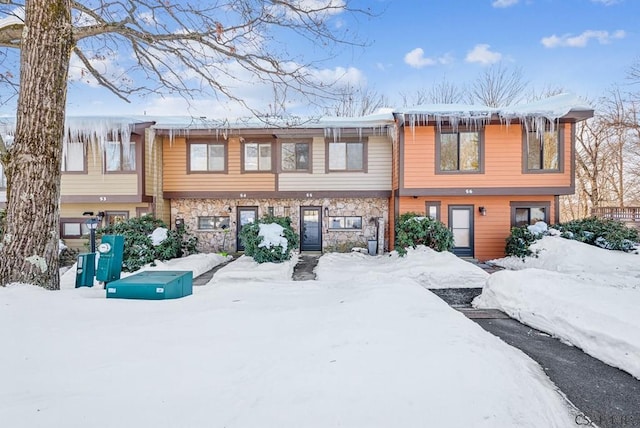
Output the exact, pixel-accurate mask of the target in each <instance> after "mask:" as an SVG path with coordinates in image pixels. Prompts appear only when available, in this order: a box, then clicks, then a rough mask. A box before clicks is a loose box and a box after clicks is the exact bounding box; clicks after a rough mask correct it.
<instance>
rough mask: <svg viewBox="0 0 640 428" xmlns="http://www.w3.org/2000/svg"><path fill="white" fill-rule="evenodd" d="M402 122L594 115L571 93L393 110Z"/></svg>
mask: <svg viewBox="0 0 640 428" xmlns="http://www.w3.org/2000/svg"><path fill="white" fill-rule="evenodd" d="M396 114H397V115H399V116H400V117H401V118H402V119H403V120H404V121H405V122H409V124H410V125H412V126H414V125H416V124H419V123H427V122H429V121H435V122H437V123H438V124H440V123H442V122H448V123H450V124H451V125H454V126H455V125H458V124H459V123H461V122H462V123H465V124H470V123H476V124H477V123H478V122H487V121H490V120H491V119H499V120H502V121H507V122H509V121H511V120H514V119H519V120H525V119H536V118H544V119H548V120H550V121H552V122H553V121H556V120H558V119H560V118H570V119H575V120H583V119H587V118H589V117H592V116H593V107H591V106H590V105H588V104H587V103H586V102H585V101H584V100H582V99H581V98H579V97H578V96H576V95H574V94H571V93H563V94H558V95H555V96H552V97H549V98H545V99H541V100H537V101H533V102H530V103H521V104H517V105H513V106H507V107H497V108H496V107H488V106H484V105H468V104H427V105H419V106H415V107H408V108H400V109H397V110H396Z"/></svg>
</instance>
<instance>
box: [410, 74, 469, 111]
mask: <svg viewBox="0 0 640 428" xmlns="http://www.w3.org/2000/svg"><path fill="white" fill-rule="evenodd" d="M465 93H466V91H465V89H464V88H462V87H460V86H458V85H456V84H454V83H452V82H450V81H448V80H446V79H442V80H441V81H440V82H437V83H434V84H433V86H431V87H430V88H429V89H428V90H427V89H416V90H415V91H414V92H411V93H406V92H402V93H400V97H401V98H402V106H403V107H410V106H417V105H421V104H427V103H429V104H457V103H460V102H462V101H463V100H464V98H465Z"/></svg>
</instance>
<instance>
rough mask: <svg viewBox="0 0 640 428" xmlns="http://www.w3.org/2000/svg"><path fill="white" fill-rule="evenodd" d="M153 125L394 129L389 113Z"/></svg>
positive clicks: (173, 120)
mask: <svg viewBox="0 0 640 428" xmlns="http://www.w3.org/2000/svg"><path fill="white" fill-rule="evenodd" d="M152 119H153V120H154V121H155V122H156V124H155V125H153V126H152V128H153V129H158V130H171V129H173V130H178V129H180V130H195V129H227V130H243V129H245V130H246V129H280V128H294V129H326V128H333V127H340V128H368V127H384V126H389V125H394V124H395V120H394V117H393V114H392V113H390V112H389V113H380V114H371V115H367V116H362V117H330V116H324V117H301V116H262V117H244V118H237V119H231V120H230V119H208V118H206V117H201V118H194V117H188V116H183V117H179V116H173V117H171V116H167V117H165V116H157V117H152Z"/></svg>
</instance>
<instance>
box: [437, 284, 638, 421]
mask: <svg viewBox="0 0 640 428" xmlns="http://www.w3.org/2000/svg"><path fill="white" fill-rule="evenodd" d="M476 290H480V289H476ZM431 291H436V290H431ZM458 292H459V294H458V295H456V294H457V293H458ZM473 294H474V293H473V292H470V291H469V289H459V288H458V289H449V290H447V292H446V293H442V292H440V293H438V295H439V296H440V297H441V298H443V300H445V301H446V302H447V303H449V304H450V305H452V306H453V307H454V308H455V309H457V310H459V311H460V312H462V313H464V314H465V315H466V316H467V317H468V318H470V319H471V320H473V321H474V322H476V323H477V324H478V325H480V326H481V327H482V328H484V329H485V330H486V331H488V332H490V333H492V334H494V335H495V336H498V337H499V338H500V339H502V340H503V341H504V342H506V343H508V344H509V345H511V346H514V347H516V348H518V349H520V350H521V351H523V352H524V353H525V354H527V355H528V356H529V357H531V358H532V359H533V360H535V361H536V362H538V364H540V366H541V367H542V368H543V369H544V371H545V372H546V374H547V376H548V377H549V379H551V381H552V382H553V383H555V385H556V386H557V387H558V388H559V389H560V390H561V391H562V392H563V393H564V394H565V395H566V397H567V399H569V401H571V402H572V403H573V404H574V405H575V406H576V407H577V408H578V409H580V411H581V412H582V414H581V415H579V416H578V417H577V418H576V426H599V427H602V428H608V427H640V381H639V380H638V379H635V378H634V377H633V376H631V375H630V374H628V373H626V372H624V371H622V370H619V369H617V368H614V367H611V366H609V365H607V364H605V363H603V362H602V361H600V360H598V359H596V358H593V357H592V356H590V355H588V354H585V353H584V352H582V350H580V349H579V348H576V347H574V346H570V345H566V344H564V343H562V342H561V341H559V340H558V339H555V338H553V337H551V336H550V335H548V334H546V333H544V332H541V331H538V330H536V329H534V328H531V327H529V326H526V325H524V324H521V323H520V322H518V321H516V320H514V319H512V318H510V317H509V316H507V315H506V314H505V313H503V312H501V311H498V310H487V309H474V308H472V307H471V305H470V303H471V300H467V301H466V302H465V297H463V296H467V297H468V296H470V295H473Z"/></svg>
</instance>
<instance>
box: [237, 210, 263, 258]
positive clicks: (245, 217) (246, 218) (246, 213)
mask: <svg viewBox="0 0 640 428" xmlns="http://www.w3.org/2000/svg"><path fill="white" fill-rule="evenodd" d="M257 219H258V207H238V221H237V223H236V224H237V225H238V234H237V236H236V248H237V249H238V251H244V245H242V241H241V240H240V231H241V230H242V227H243V226H244V225H245V224H249V223H253V222H254V221H256V220H257Z"/></svg>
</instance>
